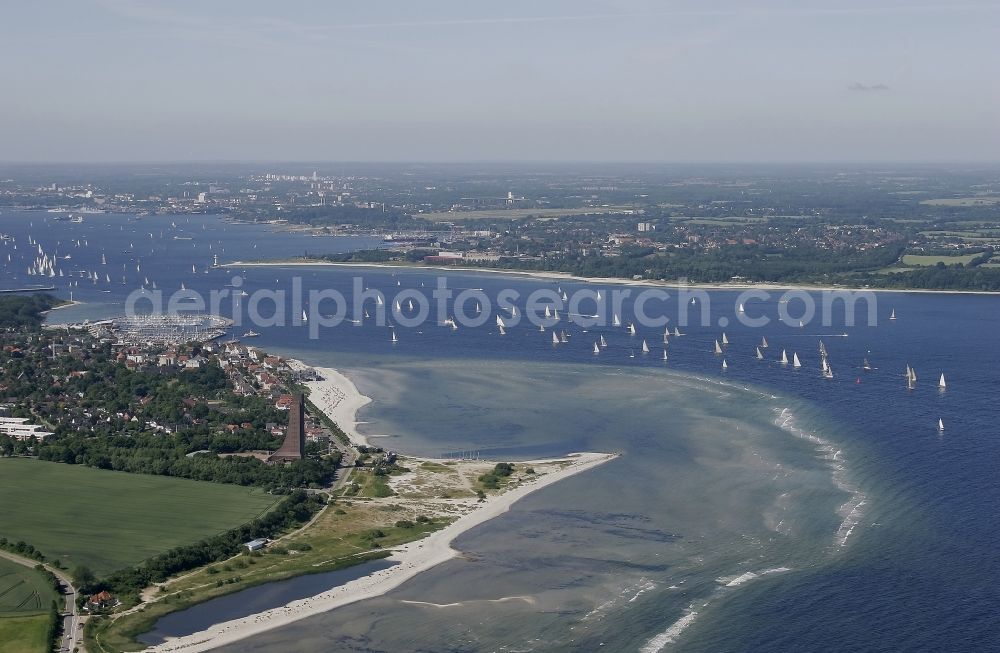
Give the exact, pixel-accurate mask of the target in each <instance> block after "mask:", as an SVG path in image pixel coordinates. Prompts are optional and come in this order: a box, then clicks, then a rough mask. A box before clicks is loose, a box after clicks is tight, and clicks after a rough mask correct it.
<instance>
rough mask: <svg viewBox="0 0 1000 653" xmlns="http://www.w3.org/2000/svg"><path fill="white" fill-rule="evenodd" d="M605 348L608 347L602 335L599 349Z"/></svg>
mask: <svg viewBox="0 0 1000 653" xmlns="http://www.w3.org/2000/svg"><path fill="white" fill-rule="evenodd" d="M607 346H608V341H607V340H605V339H604V336H603V335H602V336H601V347H607Z"/></svg>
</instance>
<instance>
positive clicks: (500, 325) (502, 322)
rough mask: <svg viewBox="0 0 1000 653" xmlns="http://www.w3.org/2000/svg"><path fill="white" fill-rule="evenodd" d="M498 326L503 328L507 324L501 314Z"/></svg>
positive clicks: (498, 318) (498, 317)
mask: <svg viewBox="0 0 1000 653" xmlns="http://www.w3.org/2000/svg"><path fill="white" fill-rule="evenodd" d="M497 326H498V327H500V328H501V329H502V328H504V327H505V326H507V325H506V323H504V321H503V318H502V317H500V316H499V315H497Z"/></svg>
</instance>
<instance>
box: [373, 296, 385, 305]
mask: <svg viewBox="0 0 1000 653" xmlns="http://www.w3.org/2000/svg"><path fill="white" fill-rule="evenodd" d="M375 303H376V304H378V305H379V306H381V305H383V304H384V303H385V302H383V301H382V294H381V293H379V294H378V295H375Z"/></svg>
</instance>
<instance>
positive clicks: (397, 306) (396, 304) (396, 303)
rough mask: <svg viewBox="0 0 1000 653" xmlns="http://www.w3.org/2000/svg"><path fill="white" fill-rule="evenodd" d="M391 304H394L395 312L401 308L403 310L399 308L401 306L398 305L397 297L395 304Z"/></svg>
mask: <svg viewBox="0 0 1000 653" xmlns="http://www.w3.org/2000/svg"><path fill="white" fill-rule="evenodd" d="M393 305H394V306H395V307H396V312H397V313H399V312H400V311H402V310H403V309H402V308H401V307H400V306H399V300H398V299H397V300H396V302H395V304H393Z"/></svg>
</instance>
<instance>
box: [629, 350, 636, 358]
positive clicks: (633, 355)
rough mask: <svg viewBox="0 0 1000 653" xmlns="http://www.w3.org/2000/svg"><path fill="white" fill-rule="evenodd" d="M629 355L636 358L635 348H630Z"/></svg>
mask: <svg viewBox="0 0 1000 653" xmlns="http://www.w3.org/2000/svg"><path fill="white" fill-rule="evenodd" d="M628 357H629V358H635V350H634V349H629V350H628Z"/></svg>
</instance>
